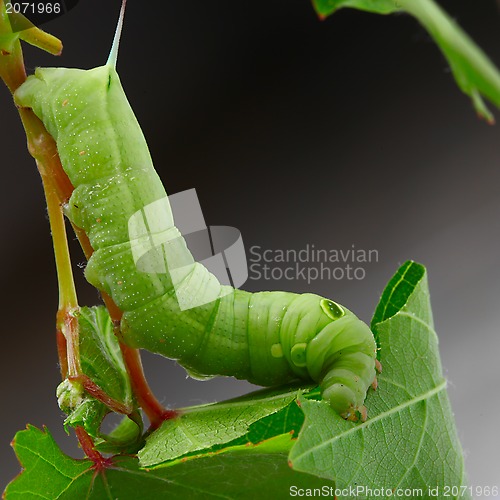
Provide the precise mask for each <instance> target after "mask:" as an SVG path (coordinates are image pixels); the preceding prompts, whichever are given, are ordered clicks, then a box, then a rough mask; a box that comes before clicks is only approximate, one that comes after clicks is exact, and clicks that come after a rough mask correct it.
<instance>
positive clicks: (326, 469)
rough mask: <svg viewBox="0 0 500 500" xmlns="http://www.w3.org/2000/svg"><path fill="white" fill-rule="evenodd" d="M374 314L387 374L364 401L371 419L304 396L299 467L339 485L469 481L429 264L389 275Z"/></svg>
mask: <svg viewBox="0 0 500 500" xmlns="http://www.w3.org/2000/svg"><path fill="white" fill-rule="evenodd" d="M419 275H420V278H419V279H416V277H417V276H419ZM406 278H407V279H406ZM408 283H410V284H411V285H408ZM403 297H406V301H405V302H404V303H402V302H403ZM394 304H401V305H400V307H399V310H398V311H395V310H393V309H391V308H392V307H394ZM383 311H385V312H383ZM376 314H378V316H376V317H379V318H380V321H377V320H376V319H374V322H375V323H374V328H375V330H376V332H377V336H378V339H379V342H380V347H381V350H380V359H381V363H382V366H383V373H382V374H381V375H380V376H379V377H378V380H379V387H378V389H377V391H376V392H373V391H371V392H370V393H369V395H368V397H367V400H366V403H365V404H366V406H367V408H368V417H369V418H368V420H367V421H366V422H363V423H353V422H347V421H345V420H343V419H341V418H340V417H339V416H338V415H337V414H336V413H335V412H334V411H332V410H331V408H330V407H329V406H328V405H327V404H325V403H323V402H321V401H307V400H305V399H301V400H300V402H301V407H302V409H303V411H304V413H305V416H306V420H305V423H304V427H303V429H302V431H301V433H300V435H299V439H298V442H297V444H296V445H295V446H294V448H293V449H292V451H291V453H290V457H289V458H290V461H291V462H292V464H293V468H294V469H296V470H300V471H303V472H308V473H310V474H314V475H317V476H320V477H324V478H328V479H332V480H334V481H335V482H336V486H337V488H347V487H349V486H350V485H353V484H357V485H360V486H363V487H365V488H367V487H371V488H389V489H393V488H406V487H408V488H422V490H423V491H424V493H426V492H427V491H428V488H429V487H433V488H435V487H436V486H439V487H444V486H463V485H465V484H466V480H465V471H464V462H463V456H462V449H461V446H460V443H459V440H458V437H457V433H456V429H455V424H454V419H453V413H452V410H451V407H450V403H449V400H448V396H447V393H446V380H445V379H444V378H443V374H442V369H441V362H440V359H439V353H438V339H437V336H436V333H435V331H434V327H433V322H432V313H431V308H430V299H429V291H428V287H427V275H426V273H425V269H424V268H423V267H422V266H421V265H419V264H416V263H414V262H409V263H406V264H405V265H404V266H403V267H402V268H401V269H400V270H399V271H398V273H397V274H396V276H395V277H394V278H393V279H392V280H391V281H390V283H389V285H388V287H387V289H386V290H385V292H384V294H383V295H382V301H381V305H380V306H379V307H378V308H377V313H376ZM376 317H375V318H376ZM424 497H425V495H424ZM339 498H349V497H342V496H340V497H339ZM359 498H364V497H363V495H362V494H360V495H359ZM450 498H453V497H450ZM455 498H456V497H455ZM461 498H469V497H461Z"/></svg>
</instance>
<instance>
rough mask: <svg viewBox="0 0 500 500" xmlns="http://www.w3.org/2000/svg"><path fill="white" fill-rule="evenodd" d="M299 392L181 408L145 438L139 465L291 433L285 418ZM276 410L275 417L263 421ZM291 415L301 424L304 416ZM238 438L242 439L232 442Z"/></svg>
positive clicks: (259, 393)
mask: <svg viewBox="0 0 500 500" xmlns="http://www.w3.org/2000/svg"><path fill="white" fill-rule="evenodd" d="M298 394H299V391H298V390H297V389H290V388H288V389H286V392H282V391H281V390H269V389H268V390H264V391H257V392H255V393H252V394H249V395H247V396H244V397H240V398H236V399H232V400H229V401H224V402H222V403H215V404H207V405H201V406H193V407H190V408H185V409H181V410H180V411H181V415H180V416H179V417H178V418H175V419H172V420H167V421H165V422H164V423H163V424H162V425H161V427H160V428H159V429H157V430H156V431H155V432H154V433H153V434H151V435H150V436H149V437H148V438H147V440H146V445H145V447H144V448H143V449H142V450H140V452H139V459H140V462H141V465H142V466H144V467H153V466H156V465H159V464H162V463H164V462H168V461H170V460H174V459H176V458H179V457H182V456H185V455H187V454H192V453H196V455H199V454H200V452H201V451H203V450H204V451H205V453H212V452H213V451H215V450H218V449H220V448H221V447H223V446H222V445H228V446H235V445H238V444H244V443H252V442H253V443H258V442H260V441H263V440H265V439H269V438H271V437H274V436H276V435H280V434H284V433H287V432H290V431H291V430H294V429H293V428H291V426H292V425H293V424H292V423H291V421H289V420H288V419H287V417H288V414H289V412H291V411H293V410H290V409H289V407H290V406H291V405H292V403H293V402H294V401H295V400H296V399H297V396H298ZM293 405H295V403H293ZM295 406H296V405H295ZM280 410H281V411H285V412H284V413H281V412H280ZM278 412H280V414H279V415H278V417H277V419H276V420H267V421H263V420H262V419H265V418H266V417H268V418H270V416H274V414H277V413H278ZM293 416H294V419H295V420H294V422H295V423H296V425H298V426H300V425H301V423H302V420H303V416H301V415H300V412H299V415H298V416H297V414H296V413H294V414H293ZM259 421H261V423H260V424H259V426H258V427H257V428H252V429H251V430H250V428H251V426H252V424H256V423H257V422H259ZM297 430H298V428H297ZM238 438H241V439H240V440H239V441H235V440H237V439H238Z"/></svg>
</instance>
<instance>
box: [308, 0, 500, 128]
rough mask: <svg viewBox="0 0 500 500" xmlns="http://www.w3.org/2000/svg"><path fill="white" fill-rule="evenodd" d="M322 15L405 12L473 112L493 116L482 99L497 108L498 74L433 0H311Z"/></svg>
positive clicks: (480, 51) (488, 118)
mask: <svg viewBox="0 0 500 500" xmlns="http://www.w3.org/2000/svg"><path fill="white" fill-rule="evenodd" d="M313 4H314V7H315V9H316V11H317V12H318V15H319V16H320V17H322V18H324V17H326V16H328V15H330V14H333V13H334V12H336V11H337V10H339V9H341V8H343V7H350V8H354V9H359V10H365V11H368V12H373V13H376V14H391V13H393V12H400V11H406V12H407V13H409V14H411V15H412V16H414V17H415V18H416V19H418V21H419V22H420V23H421V24H422V25H423V26H424V28H425V29H426V30H427V31H428V32H429V34H430V35H431V36H432V38H433V39H434V41H435V42H436V44H437V45H438V46H439V48H440V49H441V51H442V53H443V54H444V56H445V57H446V59H447V60H448V63H449V65H450V68H451V70H452V72H453V75H454V77H455V80H456V82H457V84H458V86H459V87H460V89H461V90H462V92H464V93H465V94H467V95H468V96H469V97H470V98H471V99H472V103H473V105H474V107H475V109H476V112H477V113H478V114H479V116H481V117H482V118H485V119H486V120H487V121H489V122H490V123H493V122H494V118H493V115H492V114H491V113H490V111H489V110H488V108H487V106H486V104H485V103H484V101H483V97H485V98H487V99H489V100H490V101H491V102H492V103H493V104H494V105H496V106H497V107H500V73H499V72H498V70H497V68H496V67H495V65H494V64H493V63H492V62H491V61H490V59H489V58H488V57H487V56H486V55H485V54H484V52H483V51H482V50H481V49H480V48H479V47H478V46H477V45H476V44H475V43H474V42H473V41H472V40H471V39H470V38H469V36H468V35H467V34H466V33H465V32H464V31H463V30H462V29H461V28H460V26H458V24H457V23H456V22H455V21H453V19H451V18H450V16H449V15H448V14H447V13H446V12H445V11H444V10H443V9H441V7H439V5H437V4H436V3H435V2H434V1H433V0H313Z"/></svg>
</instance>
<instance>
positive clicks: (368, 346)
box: [305, 299, 377, 418]
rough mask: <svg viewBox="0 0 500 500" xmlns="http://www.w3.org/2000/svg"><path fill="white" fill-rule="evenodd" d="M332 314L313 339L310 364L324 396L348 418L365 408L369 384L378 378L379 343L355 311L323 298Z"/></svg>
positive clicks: (325, 308) (325, 309)
mask: <svg viewBox="0 0 500 500" xmlns="http://www.w3.org/2000/svg"><path fill="white" fill-rule="evenodd" d="M320 307H321V309H322V310H323V312H324V313H325V314H326V315H327V316H329V317H330V318H331V322H330V323H328V324H327V325H326V326H324V327H323V328H322V329H321V330H320V331H319V333H318V334H317V335H316V336H315V337H314V338H313V339H312V340H311V341H310V342H309V344H308V346H307V350H306V353H305V354H306V358H305V361H306V366H307V370H308V371H309V374H310V376H311V378H312V379H313V380H314V381H316V382H318V383H319V385H320V388H321V394H322V396H323V399H324V400H326V401H328V402H329V404H330V406H331V407H332V408H333V409H334V410H336V411H337V412H338V413H339V414H340V415H341V416H343V417H344V418H349V417H351V416H352V415H353V414H354V413H355V412H356V411H360V412H361V413H362V412H363V403H364V400H365V397H366V393H367V391H368V388H369V387H370V385H371V384H372V383H373V381H374V379H375V359H376V351H377V345H376V342H375V339H374V337H373V334H372V332H371V330H370V328H369V327H368V325H366V323H364V322H363V321H361V320H360V319H359V318H357V316H356V315H354V314H353V313H352V312H351V311H349V310H348V309H345V308H344V307H342V306H340V305H338V304H336V303H335V302H333V301H331V300H326V299H323V300H321V302H320Z"/></svg>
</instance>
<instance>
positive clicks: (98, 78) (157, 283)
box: [15, 64, 376, 416]
mask: <svg viewBox="0 0 500 500" xmlns="http://www.w3.org/2000/svg"><path fill="white" fill-rule="evenodd" d="M15 98H16V102H17V104H18V105H20V106H23V107H29V108H32V109H33V111H34V112H35V114H36V115H37V116H38V117H39V118H40V119H41V120H42V121H43V123H44V125H45V126H46V128H47V129H48V131H49V132H50V133H51V135H52V136H53V137H54V139H55V140H56V143H57V148H58V151H59V154H60V157H61V162H62V165H63V168H64V170H65V172H66V173H67V175H68V177H69V179H70V181H71V183H72V184H73V186H74V188H75V189H74V192H73V194H72V196H71V198H70V200H69V201H68V203H67V206H66V207H65V210H66V214H67V216H68V217H69V219H70V220H71V221H72V222H73V223H74V224H75V225H77V226H78V227H81V228H82V229H83V230H85V232H86V234H87V235H88V237H89V240H90V243H91V245H92V247H93V249H94V254H93V255H92V257H91V258H90V260H89V262H88V266H87V268H86V272H85V274H86V278H87V279H88V281H89V282H90V283H91V284H92V285H94V286H95V287H97V288H98V289H99V290H102V291H104V292H106V293H107V294H109V295H110V296H111V297H112V298H113V300H114V302H115V303H116V304H117V306H118V307H119V308H120V309H121V310H122V311H123V313H124V314H123V317H122V321H121V336H122V341H123V342H124V343H126V344H127V345H129V346H131V347H136V348H143V349H148V350H150V351H152V352H155V353H158V354H162V355H164V356H166V357H168V358H172V359H176V360H178V362H179V363H180V364H181V365H182V366H184V367H185V368H186V369H187V370H188V372H189V373H190V374H191V375H193V376H195V377H199V378H205V377H210V376H215V375H225V376H234V377H236V378H239V379H246V380H249V381H250V382H253V383H255V384H258V385H263V386H271V385H278V384H283V383H287V382H291V381H294V380H296V379H299V380H305V381H315V382H317V383H319V384H320V386H321V389H322V395H323V398H324V399H326V400H327V401H328V402H329V403H330V405H331V406H332V407H333V408H334V409H335V410H336V411H338V412H339V413H340V414H341V415H344V416H347V415H349V414H350V413H351V411H352V410H357V409H361V408H362V405H363V402H364V399H365V396H366V392H367V390H368V388H369V387H370V385H371V384H372V382H373V380H374V378H375V358H376V344H375V341H374V338H373V335H372V333H371V331H370V329H369V328H368V326H367V325H366V324H365V323H363V322H362V321H360V320H359V319H358V318H357V317H356V316H355V315H354V314H353V313H352V312H350V311H349V310H347V309H345V308H343V307H342V306H340V305H338V304H336V303H335V302H333V301H330V300H328V299H325V298H323V297H320V296H318V295H314V294H294V293H288V292H258V293H249V292H245V291H242V290H238V289H233V288H231V287H228V286H224V285H221V284H220V283H219V281H218V280H217V278H216V277H215V276H214V275H213V274H211V273H210V272H209V271H208V270H207V269H206V268H205V267H204V266H203V265H201V264H200V263H197V262H195V261H194V260H193V257H192V255H191V253H190V252H189V250H188V248H187V245H186V243H185V240H184V238H182V236H181V234H180V232H179V231H178V230H177V229H176V227H175V225H174V221H173V217H172V212H171V210H170V206H169V204H168V198H167V195H166V192H165V189H164V187H163V185H162V183H161V181H160V179H159V177H158V175H157V174H156V172H155V170H154V167H153V164H152V160H151V156H150V154H149V151H148V148H147V145H146V141H145V139H144V136H143V134H142V131H141V129H140V126H139V124H138V122H137V120H136V118H135V116H134V113H133V111H132V109H131V107H130V105H129V103H128V101H127V98H126V96H125V93H124V91H123V88H122V86H121V83H120V79H119V77H118V74H117V72H116V70H115V68H114V66H113V65H112V64H109V65H105V66H102V67H98V68H95V69H92V70H88V71H84V70H78V69H65V68H43V69H37V70H36V72H35V75H33V76H31V77H29V78H28V80H27V82H26V83H25V84H24V85H22V86H21V87H20V88H19V90H18V91H17V92H16V96H15ZM146 213H147V214H148V217H145V215H146ZM138 214H142V215H141V217H142V216H143V215H144V217H143V218H142V219H141V218H140V217H139V218H138V217H137V215H138ZM142 220H143V222H137V227H139V225H141V224H142V225H141V231H142V232H141V231H136V229H137V227H136V224H135V222H134V223H133V224H131V221H142ZM147 242H149V243H151V245H150V247H155V248H157V249H159V250H158V251H157V252H156V253H155V252H153V253H152V254H151V252H150V253H149V254H148V255H149V257H148V259H146V261H141V258H140V255H141V254H142V253H143V250H141V249H143V247H144V246H145V245H146V246H147ZM155 242H156V243H159V244H156V243H155ZM165 246H167V247H168V255H167V256H166V254H165V252H163V250H162V249H163V248H164V247H165ZM138 256H139V257H138ZM172 259H173V260H174V261H175V262H176V263H177V264H178V265H176V266H171V265H170V264H171V262H172ZM159 265H163V267H164V269H163V272H157V269H158V266H159ZM141 266H142V267H141ZM148 266H149V267H148ZM191 305H192V307H191Z"/></svg>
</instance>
